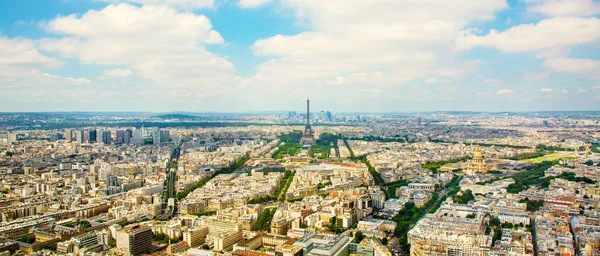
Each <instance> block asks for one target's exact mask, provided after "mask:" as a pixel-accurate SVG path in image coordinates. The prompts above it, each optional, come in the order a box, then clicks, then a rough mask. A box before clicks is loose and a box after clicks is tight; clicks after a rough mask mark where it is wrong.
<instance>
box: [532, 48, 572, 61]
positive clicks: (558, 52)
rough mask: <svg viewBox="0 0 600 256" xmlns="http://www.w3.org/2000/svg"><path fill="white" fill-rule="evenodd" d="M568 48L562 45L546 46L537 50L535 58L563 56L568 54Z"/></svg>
mask: <svg viewBox="0 0 600 256" xmlns="http://www.w3.org/2000/svg"><path fill="white" fill-rule="evenodd" d="M569 52H570V50H569V49H567V48H563V47H554V48H548V49H544V50H542V51H540V52H538V53H537V54H536V55H535V58H536V59H548V58H558V57H565V56H567V55H568V54H569Z"/></svg>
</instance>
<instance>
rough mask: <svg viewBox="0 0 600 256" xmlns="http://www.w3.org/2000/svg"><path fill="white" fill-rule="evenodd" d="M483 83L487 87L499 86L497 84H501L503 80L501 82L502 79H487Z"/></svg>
mask: <svg viewBox="0 0 600 256" xmlns="http://www.w3.org/2000/svg"><path fill="white" fill-rule="evenodd" d="M483 83H484V84H486V85H497V84H501V83H502V80H500V79H485V80H484V81H483Z"/></svg>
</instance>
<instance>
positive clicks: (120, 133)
mask: <svg viewBox="0 0 600 256" xmlns="http://www.w3.org/2000/svg"><path fill="white" fill-rule="evenodd" d="M123 143H125V131H123V130H117V139H116V140H115V144H123Z"/></svg>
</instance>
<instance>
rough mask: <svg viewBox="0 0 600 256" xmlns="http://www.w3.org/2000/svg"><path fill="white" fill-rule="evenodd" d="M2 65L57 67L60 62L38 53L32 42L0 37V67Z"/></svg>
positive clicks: (24, 39) (18, 38) (23, 39)
mask: <svg viewBox="0 0 600 256" xmlns="http://www.w3.org/2000/svg"><path fill="white" fill-rule="evenodd" d="M2 65H43V66H48V67H58V66H60V65H62V61H60V60H58V59H55V58H50V57H48V56H45V55H43V54H42V53H40V52H39V51H38V50H37V48H36V44H35V42H34V41H33V40H30V39H26V38H20V37H17V38H6V37H2V36H0V66H2Z"/></svg>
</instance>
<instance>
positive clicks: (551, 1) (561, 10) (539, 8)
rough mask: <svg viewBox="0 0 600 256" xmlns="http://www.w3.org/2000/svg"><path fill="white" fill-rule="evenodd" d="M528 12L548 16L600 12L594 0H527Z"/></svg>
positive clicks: (585, 14) (587, 14) (584, 14)
mask: <svg viewBox="0 0 600 256" xmlns="http://www.w3.org/2000/svg"><path fill="white" fill-rule="evenodd" d="M526 2H527V3H528V4H530V6H529V7H527V11H528V12H532V13H539V14H542V15H546V16H590V15H595V14H598V13H600V4H598V3H596V2H594V0H526Z"/></svg>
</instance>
